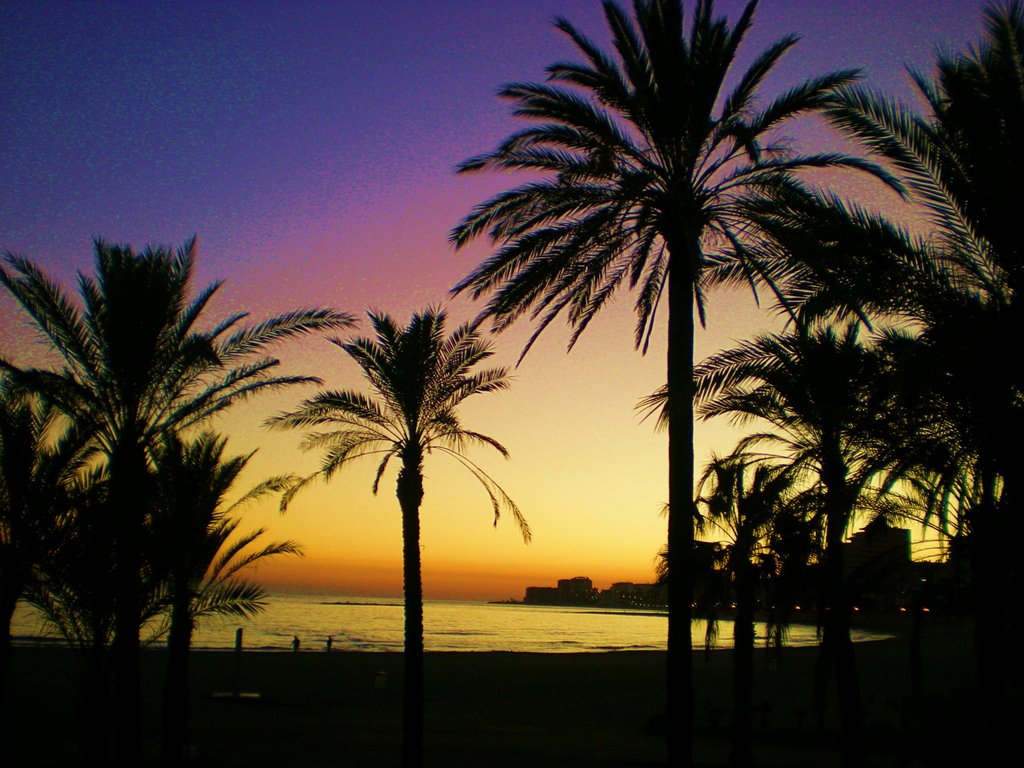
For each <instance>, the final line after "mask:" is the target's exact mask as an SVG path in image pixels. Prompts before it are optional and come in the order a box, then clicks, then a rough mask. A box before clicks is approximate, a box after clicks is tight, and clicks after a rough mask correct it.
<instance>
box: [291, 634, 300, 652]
mask: <svg viewBox="0 0 1024 768" xmlns="http://www.w3.org/2000/svg"><path fill="white" fill-rule="evenodd" d="M298 650H299V636H298V635H296V636H295V637H293V638H292V651H293V652H295V651H298Z"/></svg>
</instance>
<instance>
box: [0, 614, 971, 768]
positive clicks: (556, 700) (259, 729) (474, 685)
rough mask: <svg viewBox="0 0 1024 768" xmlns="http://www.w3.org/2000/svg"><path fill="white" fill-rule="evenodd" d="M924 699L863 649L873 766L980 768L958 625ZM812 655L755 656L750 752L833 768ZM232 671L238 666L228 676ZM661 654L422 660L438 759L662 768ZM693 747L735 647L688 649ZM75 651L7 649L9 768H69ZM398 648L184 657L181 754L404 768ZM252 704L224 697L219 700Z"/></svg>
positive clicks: (714, 717) (899, 672) (705, 738)
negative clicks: (186, 685) (185, 726)
mask: <svg viewBox="0 0 1024 768" xmlns="http://www.w3.org/2000/svg"><path fill="white" fill-rule="evenodd" d="M924 641H925V642H924V678H923V684H924V685H923V687H924V697H923V700H922V701H921V702H919V703H917V704H914V703H912V700H911V697H910V672H909V669H910V665H909V658H910V657H909V641H908V639H907V638H905V637H897V638H894V639H891V640H884V641H877V642H870V643H862V644H858V646H857V652H858V666H859V670H860V676H861V684H862V689H863V692H864V700H865V705H866V711H867V740H866V746H867V749H868V755H869V765H871V766H937V765H972V764H973V762H972V760H971V756H972V750H973V747H974V744H975V742H974V736H973V730H972V726H971V725H970V724H969V720H970V715H971V713H972V712H973V711H975V706H974V698H973V693H972V691H973V689H974V685H975V676H974V665H973V663H972V661H971V655H970V647H971V646H970V630H969V628H967V627H966V626H953V627H950V626H944V627H941V628H934V629H933V628H929V629H928V630H926V632H925V637H924ZM816 657H817V649H815V648H793V649H787V650H786V651H785V652H784V653H783V656H782V658H781V659H780V660H779V661H778V662H777V663H774V664H769V662H768V657H767V654H766V653H765V652H764V651H763V650H760V649H759V650H758V655H757V658H756V674H757V681H756V690H755V695H754V701H755V702H756V703H757V706H758V713H757V715H756V732H755V740H756V741H755V750H756V752H755V754H756V756H757V760H758V763H757V764H758V765H760V766H767V767H771V766H779V767H780V768H781V766H787V767H789V766H838V765H840V758H839V753H838V747H837V745H838V723H837V718H836V703H835V699H834V686H830V688H829V692H828V697H827V699H826V706H825V711H824V712H823V713H822V714H820V715H819V714H818V712H817V711H816V709H815V706H814V695H813V668H814V661H815V659H816ZM163 660H164V659H163V653H162V652H161V651H158V650H152V651H147V652H146V653H145V654H144V682H145V685H146V689H145V695H144V698H145V702H146V705H145V706H146V709H145V712H144V717H145V722H146V726H147V732H146V734H145V738H146V744H147V749H149V750H151V751H155V745H156V735H157V724H158V722H159V717H158V701H159V686H160V682H161V677H162V665H163ZM236 663H237V666H238V670H237V674H236V671H235V667H236ZM664 663H665V656H664V653H659V652H614V653H592V654H521V653H429V654H427V659H426V676H427V681H426V682H427V702H426V748H425V752H426V764H427V765H428V766H436V767H437V768H440V767H441V766H445V767H449V766H474V767H479V768H489V767H493V768H498V767H499V766H501V767H504V766H529V768H544V767H546V766H559V768H567V767H570V766H609V767H610V766H623V767H624V768H630V767H633V766H637V767H638V766H655V765H661V764H663V762H664V738H663V735H664V727H665V725H664V717H663V713H664V678H663V672H664ZM694 668H695V674H696V708H697V717H696V726H697V743H696V748H695V756H696V759H697V763H698V764H699V765H707V766H712V765H724V764H726V762H727V760H728V754H729V721H730V702H731V680H732V660H731V653H730V652H729V651H725V650H723V651H714V652H712V653H711V654H710V656H709V657H707V658H706V656H705V654H704V653H699V652H697V653H695V658H694ZM73 669H74V658H73V656H72V654H71V653H70V652H69V651H67V650H61V649H56V648H37V647H16V648H15V649H14V651H13V670H12V678H13V679H12V690H11V705H12V706H11V709H12V714H11V719H10V720H9V721H8V722H9V725H10V726H11V731H10V732H9V733H10V735H9V737H8V738H7V739H6V743H5V744H4V747H3V748H4V750H5V752H6V755H5V756H4V757H5V759H4V760H2V761H0V763H2V764H3V765H5V766H64V765H74V764H75V763H76V760H77V742H76V730H75V710H74V688H73V686H72V685H71V684H70V682H69V678H70V674H71V673H72V671H73ZM401 671H402V656H401V654H383V653H348V652H334V653H326V652H324V651H319V652H314V651H309V652H299V653H291V652H287V651H281V652H247V653H242V654H241V655H240V656H238V657H236V656H235V654H234V653H232V652H230V651H206V652H195V651H194V652H193V653H192V676H191V680H192V697H191V710H190V720H191V730H190V734H189V744H190V751H191V753H192V757H191V758H190V760H189V762H188V764H189V765H193V766H210V767H211V768H212V767H216V768H233V767H234V766H268V767H269V766H275V767H276V766H285V767H287V766H301V768H318V767H319V766H332V767H336V766H347V767H348V766H353V767H356V768H362V767H364V766H365V767H366V768H375V767H377V766H381V767H384V766H397V765H398V764H399V752H400V733H401V731H400V726H401V722H400V721H401ZM236 689H237V690H241V691H243V692H254V693H259V694H260V696H259V698H258V699H257V698H234V697H226V698H217V697H214V696H213V694H216V693H218V692H232V691H235V690H236Z"/></svg>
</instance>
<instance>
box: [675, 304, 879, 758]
mask: <svg viewBox="0 0 1024 768" xmlns="http://www.w3.org/2000/svg"><path fill="white" fill-rule="evenodd" d="M879 369H880V366H879V361H878V356H877V353H875V352H874V351H873V350H871V349H870V348H868V347H865V346H863V345H862V344H861V343H860V342H859V340H858V326H857V325H856V324H854V323H851V324H848V325H847V326H846V327H845V328H843V329H842V331H841V332H838V333H837V332H836V330H835V329H834V328H832V327H828V326H826V327H823V328H820V329H817V330H810V329H807V328H805V327H802V326H801V327H798V328H797V329H795V330H794V331H793V332H792V333H790V334H788V335H761V336H758V337H756V338H755V339H753V340H751V341H748V342H745V343H743V344H741V345H739V346H738V347H736V348H734V349H731V350H727V351H724V352H720V353H718V354H716V355H712V356H711V357H709V358H708V359H706V360H705V361H704V362H702V363H701V364H700V365H699V366H698V367H697V368H696V369H695V371H694V376H695V378H696V382H697V400H698V402H699V403H700V407H699V411H700V414H701V416H702V417H703V418H706V419H707V418H713V417H715V416H726V417H729V418H731V419H732V420H733V421H734V422H737V423H746V422H750V421H753V420H762V421H764V422H767V423H768V424H769V425H770V426H771V427H772V429H770V430H768V431H762V432H755V433H752V434H750V435H748V436H747V437H745V438H743V439H742V440H741V441H740V443H739V445H738V446H737V450H740V451H746V450H749V449H752V448H754V447H757V446H761V447H763V448H764V449H765V450H769V451H770V452H771V455H775V456H778V457H780V458H782V459H784V460H785V461H786V462H787V463H788V464H789V465H790V469H789V471H790V472H792V473H794V474H795V475H796V476H797V482H801V478H802V481H803V482H805V483H806V484H807V485H808V489H807V490H806V491H805V492H804V500H805V503H812V502H813V499H814V497H816V498H817V503H818V504H819V505H820V506H819V510H820V513H819V515H818V518H817V520H818V524H819V525H820V526H821V529H822V532H823V534H822V539H823V540H824V550H823V553H822V581H823V585H822V586H823V588H822V597H821V610H822V616H821V622H822V626H823V630H824V631H823V636H822V647H821V652H822V656H821V658H822V667H821V668H822V670H823V671H824V670H825V669H826V668H827V666H834V669H835V674H836V689H837V693H838V696H839V707H840V718H841V722H842V728H843V742H844V744H843V745H844V759H845V763H846V764H847V765H862V764H863V762H864V753H863V710H862V702H861V696H860V685H859V680H858V676H857V667H856V659H855V654H854V648H853V642H852V640H851V638H850V617H849V612H850V608H851V605H850V601H849V595H848V594H847V588H846V587H847V585H846V583H845V579H844V569H843V547H842V545H843V539H844V537H845V536H846V533H847V531H848V529H849V527H850V525H851V524H852V523H853V521H854V519H855V515H856V513H857V509H858V504H859V503H861V502H862V501H863V500H864V499H866V498H867V497H868V496H869V495H870V494H871V493H872V491H873V488H872V483H873V481H877V480H879V478H880V476H881V473H882V472H883V471H884V470H886V469H887V468H889V467H891V466H892V465H893V464H894V463H895V458H894V457H893V456H892V454H891V452H890V450H889V446H888V445H887V444H886V443H885V442H884V441H879V440H878V439H877V435H878V434H879V433H880V432H882V431H883V430H882V429H881V427H880V424H881V423H883V420H884V415H883V414H882V412H881V411H880V409H879V407H878V392H879V386H878V378H879V375H880V374H879Z"/></svg>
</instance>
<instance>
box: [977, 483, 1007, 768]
mask: <svg viewBox="0 0 1024 768" xmlns="http://www.w3.org/2000/svg"><path fill="white" fill-rule="evenodd" d="M983 488H984V491H983V493H984V496H983V498H982V500H981V503H980V504H979V505H978V506H977V507H976V508H975V509H974V510H973V514H972V516H971V539H970V542H971V547H970V552H971V571H972V579H971V581H972V591H973V602H974V644H975V657H976V659H977V666H978V688H979V692H980V694H981V702H980V703H981V712H982V716H981V720H982V728H983V731H982V739H981V741H982V743H984V744H985V749H986V751H987V755H986V756H987V757H988V758H989V761H988V762H990V763H991V764H995V762H994V761H996V762H997V761H999V760H1002V759H1003V758H1002V757H1000V756H1001V755H1003V754H1004V752H1003V751H1002V750H1003V748H1004V746H1005V745H1006V743H1007V742H1008V741H1010V740H1012V734H1013V733H1014V732H1015V729H1014V726H1013V724H1012V723H1011V722H1010V718H1009V717H1008V714H1009V708H1008V707H1007V695H1006V693H1007V691H1006V678H1007V672H1008V670H1007V663H1008V662H1007V660H1008V659H1010V658H1011V657H1012V656H1013V655H1014V654H1011V653H1009V648H1010V643H1009V638H1008V637H1007V634H1006V630H1007V608H1006V605H1005V604H1006V602H1007V600H1006V592H1005V590H1006V588H1007V584H1006V582H1005V581H1004V576H1005V569H1006V568H1007V566H1008V563H1007V560H1006V558H1007V557H1009V556H1010V555H1009V553H1008V552H1007V551H1005V550H1004V548H1003V547H1004V540H1005V538H1006V536H1007V529H1006V527H1005V523H1006V520H1005V518H1002V517H1001V516H1000V515H999V512H1000V505H999V503H998V502H997V501H996V498H995V478H994V473H991V472H990V473H989V474H988V476H986V477H985V478H984V484H983Z"/></svg>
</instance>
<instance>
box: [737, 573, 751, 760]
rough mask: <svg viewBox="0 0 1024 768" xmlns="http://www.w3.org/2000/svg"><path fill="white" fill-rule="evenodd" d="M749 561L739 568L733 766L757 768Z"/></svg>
mask: <svg viewBox="0 0 1024 768" xmlns="http://www.w3.org/2000/svg"><path fill="white" fill-rule="evenodd" d="M752 570H753V569H752V568H751V566H750V561H749V560H748V559H745V560H744V561H743V562H741V563H739V564H738V566H737V568H736V615H735V617H734V619H733V621H734V624H733V660H734V661H733V664H734V667H733V708H734V709H735V714H734V718H735V719H734V729H733V742H732V757H731V764H732V765H733V766H735V768H745V767H746V766H750V765H753V763H754V754H753V720H754V574H753V573H752Z"/></svg>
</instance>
